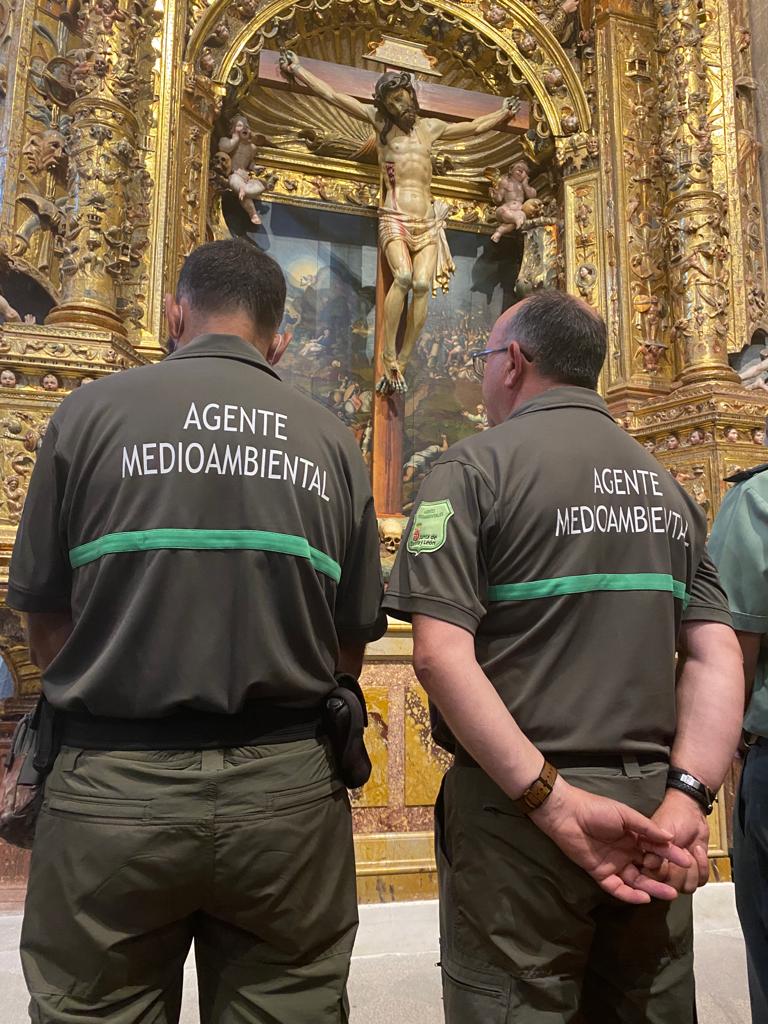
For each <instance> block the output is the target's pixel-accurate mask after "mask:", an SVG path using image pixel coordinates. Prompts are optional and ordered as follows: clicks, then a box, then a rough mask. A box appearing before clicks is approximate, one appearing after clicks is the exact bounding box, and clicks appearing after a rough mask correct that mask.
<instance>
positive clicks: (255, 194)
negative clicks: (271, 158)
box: [214, 114, 277, 224]
mask: <svg viewBox="0 0 768 1024" xmlns="http://www.w3.org/2000/svg"><path fill="white" fill-rule="evenodd" d="M230 132H231V134H230V135H229V137H227V136H224V137H223V138H221V139H219V153H223V154H226V155H227V156H228V157H229V159H230V161H231V168H230V172H229V177H228V178H227V183H228V185H229V187H230V188H231V189H232V191H233V192H234V193H235V195H236V196H237V198H238V199H239V200H240V205H241V206H242V208H243V209H244V210H245V212H246V213H247V214H248V216H249V217H250V219H251V223H253V224H261V217H260V216H259V214H258V213H257V211H256V204H255V203H254V199H258V198H259V196H260V195H262V194H263V193H264V192H267V191H269V190H270V189H272V188H274V187H275V183H276V182H277V177H276V176H275V175H274V174H271V175H269V177H267V178H261V177H259V175H261V174H263V173H264V168H263V167H259V166H257V165H256V164H255V162H254V158H255V156H256V152H257V146H256V145H255V144H254V143H253V142H252V141H251V139H252V136H251V126H250V124H249V123H248V119H247V118H246V117H244V116H243V115H242V114H237V115H236V116H235V117H234V118H233V119H232V122H231V124H230ZM217 157H218V154H217ZM214 163H215V164H216V163H218V167H217V170H220V169H221V168H222V167H224V166H225V162H224V161H221V160H219V161H217V159H216V157H215V158H214ZM251 172H253V174H254V175H256V177H252V176H251Z"/></svg>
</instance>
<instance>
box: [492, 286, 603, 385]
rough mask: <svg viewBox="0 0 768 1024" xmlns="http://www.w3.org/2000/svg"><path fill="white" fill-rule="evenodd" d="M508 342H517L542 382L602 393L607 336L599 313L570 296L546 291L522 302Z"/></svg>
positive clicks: (510, 323) (510, 322)
mask: <svg viewBox="0 0 768 1024" xmlns="http://www.w3.org/2000/svg"><path fill="white" fill-rule="evenodd" d="M504 327H505V330H504V334H505V338H504V341H505V342H506V343H507V344H509V343H510V342H511V341H517V342H519V344H520V347H521V348H522V349H523V350H524V351H525V352H526V353H527V354H528V355H529V356H530V357H531V358H532V359H533V360H534V362H535V364H536V369H537V370H538V372H539V373H540V374H541V375H542V376H543V377H548V378H550V379H551V380H554V381H557V382H558V383H559V384H570V385H572V386H574V387H581V388H592V389H593V390H594V389H595V388H596V387H597V381H598V378H599V376H600V370H601V369H602V367H603V363H604V362H605V354H606V350H607V332H606V327H605V321H604V320H603V318H602V317H601V316H600V314H599V313H598V312H597V310H594V309H590V307H589V306H587V305H586V304H585V303H583V302H581V301H580V300H579V299H576V298H574V296H572V295H568V294H567V293H566V292H560V291H555V290H553V289H546V290H543V291H540V292H534V293H533V295H530V296H529V297H528V298H527V299H526V300H525V301H524V302H521V303H520V305H519V307H518V308H517V309H513V312H512V314H511V316H510V318H509V320H507V322H506V324H505V325H504Z"/></svg>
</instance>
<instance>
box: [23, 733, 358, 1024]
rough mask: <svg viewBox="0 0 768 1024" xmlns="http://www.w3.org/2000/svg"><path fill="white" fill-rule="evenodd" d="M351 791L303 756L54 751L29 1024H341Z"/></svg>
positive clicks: (29, 955) (304, 744) (352, 923)
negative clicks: (186, 987) (185, 984)
mask: <svg viewBox="0 0 768 1024" xmlns="http://www.w3.org/2000/svg"><path fill="white" fill-rule="evenodd" d="M356 929H357V906H356V898H355V875H354V857H353V850H352V828H351V817H350V812H349V802H348V800H347V795H346V790H345V789H344V788H343V787H342V785H341V783H340V781H339V780H338V779H337V778H336V776H335V773H334V771H333V768H332V765H331V759H330V757H329V754H328V752H327V750H326V748H325V746H324V745H322V744H320V743H317V742H316V741H313V740H307V741H301V742H297V743H290V744H280V745H274V746H263V747H248V748H242V749H238V750H228V751H204V752H200V751H186V752H178V751H175V752H157V751H156V752H137V753H128V752H125V753H120V754H117V753H115V754H110V753H95V752H83V751H77V750H64V751H62V754H61V755H60V757H59V759H58V761H57V763H56V766H55V767H54V771H53V773H52V774H51V776H50V778H49V780H48V786H47V790H46V806H45V809H44V812H43V815H42V817H41V820H40V823H39V829H38V834H37V839H36V842H35V849H34V851H33V856H32V868H31V875H30V884H29V892H28V896H27V906H26V913H25V918H24V926H23V932H22V962H23V966H24V972H25V976H26V979H27V984H28V987H29V990H30V994H31V997H32V1003H31V1007H30V1015H31V1019H32V1021H33V1022H35V1024H95V1022H98V1021H109V1024H177V1021H178V1017H179V1005H180V995H181V980H182V971H183V966H184V961H185V958H186V955H187V953H188V951H189V948H190V945H191V944H192V942H193V941H194V943H195V951H196V958H197V967H198V972H199V988H200V1008H201V1024H257V1022H258V1024H343V1022H344V1021H345V1020H346V1011H345V1009H344V1005H345V987H346V980H347V974H348V970H349V960H350V956H351V952H352V944H353V942H354V936H355V931H356Z"/></svg>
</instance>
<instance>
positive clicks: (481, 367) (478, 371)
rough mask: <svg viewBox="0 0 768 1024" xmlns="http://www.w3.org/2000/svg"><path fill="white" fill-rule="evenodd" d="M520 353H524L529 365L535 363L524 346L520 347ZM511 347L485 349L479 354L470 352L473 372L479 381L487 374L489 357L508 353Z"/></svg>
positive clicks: (478, 352)
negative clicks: (496, 353)
mask: <svg viewBox="0 0 768 1024" xmlns="http://www.w3.org/2000/svg"><path fill="white" fill-rule="evenodd" d="M518 347H519V348H520V351H521V352H522V353H523V355H524V356H525V358H526V359H527V360H528V362H529V363H532V362H533V356H532V355H530V354H529V353H528V352H526V351H525V349H524V348H523V347H522V346H518ZM508 351H509V346H508V345H504V346H502V348H484V349H481V350H479V351H477V352H470V353H469V355H470V358H471V359H472V372H473V373H474V375H475V377H476V378H477V379H478V380H482V379H483V376H484V374H485V361H486V359H488V357H489V356H492V355H493V353H494V352H508Z"/></svg>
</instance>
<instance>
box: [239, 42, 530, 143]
mask: <svg viewBox="0 0 768 1024" xmlns="http://www.w3.org/2000/svg"><path fill="white" fill-rule="evenodd" d="M301 63H302V65H303V66H304V67H305V68H306V69H307V71H311V72H312V74H313V75H317V77H318V78H321V79H322V80H323V81H324V82H327V83H328V85H330V86H331V88H332V89H335V90H336V91H337V92H345V93H346V94H347V95H348V96H354V98H355V99H357V100H360V101H361V102H362V103H371V102H372V99H373V89H374V86H375V85H376V81H377V80H378V79H379V78H380V77H381V72H379V71H364V70H362V69H361V68H348V67H344V66H343V65H341V64H329V63H328V62H327V61H324V60H312V59H311V58H309V57H302V58H301ZM258 83H259V85H269V86H272V88H274V89H290V90H291V91H292V92H300V93H309V91H310V90H309V89H307V88H306V87H305V86H303V85H301V84H300V83H299V82H298V81H291V80H290V79H288V78H286V77H285V75H284V74H283V73H282V72H281V71H280V65H279V54H278V53H276V52H275V51H274V50H262V53H261V57H260V58H259V77H258ZM414 85H415V87H416V95H417V96H418V99H419V108H420V112H421V114H422V115H423V116H425V117H439V118H441V119H442V120H443V121H471V120H472V119H473V118H475V117H482V116H483V115H484V114H490V113H492V112H493V111H494V110H498V109H499V107H500V106H501V97H499V96H491V95H490V94H489V93H484V92H470V91H469V90H468V89H453V88H451V87H450V86H447V85H438V84H436V83H435V82H421V81H418V80H416V79H414ZM530 113H531V112H530V105H529V104H528V103H527V102H526V101H525V100H523V101H522V102H521V103H520V107H519V109H518V111H517V113H516V114H514V115H513V116H512V117H510V119H509V121H507V123H506V124H503V125H501V126H500V127H499V128H498V129H496V130H497V131H502V132H511V133H513V134H515V135H519V134H520V133H521V132H524V131H526V130H527V129H528V127H529V126H530V123H531V122H530Z"/></svg>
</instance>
